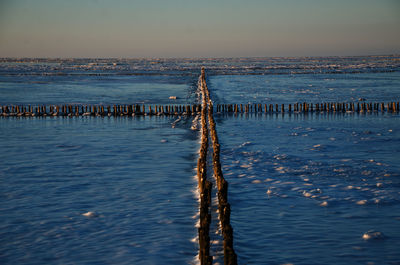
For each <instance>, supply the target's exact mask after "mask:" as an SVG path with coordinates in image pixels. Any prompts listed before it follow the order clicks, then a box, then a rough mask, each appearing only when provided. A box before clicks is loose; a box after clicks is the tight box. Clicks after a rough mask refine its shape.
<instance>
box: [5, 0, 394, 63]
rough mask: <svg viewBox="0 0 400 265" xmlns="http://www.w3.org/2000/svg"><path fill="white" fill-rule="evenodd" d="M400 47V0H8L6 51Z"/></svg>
mask: <svg viewBox="0 0 400 265" xmlns="http://www.w3.org/2000/svg"><path fill="white" fill-rule="evenodd" d="M382 54H400V0H334V1H333V0H201V1H200V0H197V1H193V0H0V57H68V58H71V57H86V58H87V57H103V58H104V57H107V58H109V57H115V58H148V57H151V58H155V57H165V58H170V57H264V56H266V57H269V56H331V55H332V56H333V55H342V56H343V55H344V56H346V55H382Z"/></svg>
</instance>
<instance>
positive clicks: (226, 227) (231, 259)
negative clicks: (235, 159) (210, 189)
mask: <svg viewBox="0 0 400 265" xmlns="http://www.w3.org/2000/svg"><path fill="white" fill-rule="evenodd" d="M201 88H202V91H203V98H205V100H206V101H207V103H208V106H207V107H208V108H207V117H208V124H209V127H210V128H209V131H210V137H211V140H212V149H213V151H212V161H213V170H214V178H215V181H216V183H217V189H218V193H217V196H218V212H219V221H220V225H221V232H222V236H223V240H224V242H223V249H224V264H237V256H236V253H235V251H234V249H233V229H232V226H231V224H230V214H231V210H230V204H229V202H228V182H227V181H226V180H225V178H224V177H223V174H222V169H221V162H220V144H219V141H218V134H217V130H216V124H215V121H214V117H213V102H212V100H211V98H210V92H209V90H208V87H207V83H206V79H205V70H204V68H202V70H201Z"/></svg>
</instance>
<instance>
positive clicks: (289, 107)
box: [0, 101, 400, 117]
mask: <svg viewBox="0 0 400 265" xmlns="http://www.w3.org/2000/svg"><path fill="white" fill-rule="evenodd" d="M214 108H215V112H216V113H266V114H271V113H377V112H381V113H385V112H386V113H398V112H399V111H400V103H399V102H395V101H393V102H346V103H345V102H325V103H307V102H302V103H293V104H272V103H269V104H265V103H264V104H261V103H257V104H216V105H215V106H214ZM201 111H202V106H201V105H198V104H193V105H142V104H132V105H112V106H111V105H74V104H67V105H36V106H33V105H3V106H0V116H1V117H15V116H18V117H46V116H53V117H58V116H60V117H75V116H97V117H106V116H109V117H111V116H114V117H116V116H124V117H131V116H153V115H156V116H170V115H180V116H181V115H184V116H192V115H196V114H198V113H199V112H201Z"/></svg>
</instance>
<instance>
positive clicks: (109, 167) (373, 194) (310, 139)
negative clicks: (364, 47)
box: [0, 56, 400, 264]
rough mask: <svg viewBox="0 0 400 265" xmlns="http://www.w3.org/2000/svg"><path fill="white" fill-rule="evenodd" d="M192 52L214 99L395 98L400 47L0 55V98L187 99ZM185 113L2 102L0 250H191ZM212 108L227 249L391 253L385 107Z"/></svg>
mask: <svg viewBox="0 0 400 265" xmlns="http://www.w3.org/2000/svg"><path fill="white" fill-rule="evenodd" d="M202 66H204V67H205V68H206V73H207V82H208V87H209V89H210V92H211V98H212V100H213V101H214V102H215V103H227V104H228V103H236V104H237V103H239V104H240V103H243V104H246V103H267V104H270V103H271V104H275V103H277V104H281V103H284V104H289V103H291V104H293V103H296V102H304V101H307V102H310V103H321V102H334V101H340V102H357V101H358V100H359V99H363V100H366V102H390V101H396V102H397V101H400V57H399V56H367V57H307V58H240V59H229V58H228V59H218V58H216V59H0V105H7V104H21V105H22V104H24V105H29V104H31V105H35V106H36V105H38V104H64V103H65V104H67V103H72V104H117V103H118V104H154V105H155V104H164V105H166V104H194V103H197V102H198V93H197V80H198V76H199V74H200V68H201V67H202ZM170 96H176V97H177V99H176V100H172V99H169V97H170ZM194 119H195V116H190V117H181V118H180V117H175V116H167V117H164V116H160V117H157V116H151V117H150V116H146V117H46V118H43V117H33V118H17V117H7V118H6V117H0V197H1V203H0V263H1V264H197V263H198V261H197V253H198V244H197V241H196V238H197V228H196V226H197V222H198V203H199V202H198V194H197V191H196V190H197V179H196V177H195V174H196V170H195V167H196V163H197V158H198V156H197V154H198V150H199V140H200V139H199V137H200V135H199V131H197V130H193V129H192V125H193V122H194ZM215 119H216V122H217V131H218V135H219V138H220V144H221V152H222V153H221V163H222V166H223V173H224V176H225V178H226V180H227V181H228V182H229V197H228V199H229V202H230V204H231V210H232V213H231V225H232V227H233V230H234V248H235V251H236V253H237V255H238V262H239V264H400V252H399V251H398V249H400V166H399V165H400V155H399V153H400V115H399V113H387V112H385V113H374V112H372V113H360V114H358V113H319V114H316V113H313V114H311V113H309V114H299V113H292V114H287V113H286V114H283V115H282V114H281V113H279V114H239V115H236V116H235V115H227V114H220V113H215ZM210 174H211V173H210ZM210 177H211V176H210ZM214 209H215V207H214ZM215 216H216V214H214V215H213V217H215ZM213 222H214V225H213V227H214V228H216V227H217V225H216V224H215V223H216V222H217V220H215V218H214V220H213ZM371 230H373V231H376V232H379V235H380V236H378V237H376V238H374V237H372V238H370V239H368V238H367V236H364V238H363V235H364V234H365V233H367V232H368V231H371ZM213 232H214V231H213ZM217 232H218V231H217ZM214 244H215V245H216V246H214V247H213V248H212V251H213V253H212V254H213V255H214V256H215V257H216V260H217V261H221V253H220V252H219V251H220V249H221V242H217V241H216V240H215V241H214Z"/></svg>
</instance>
